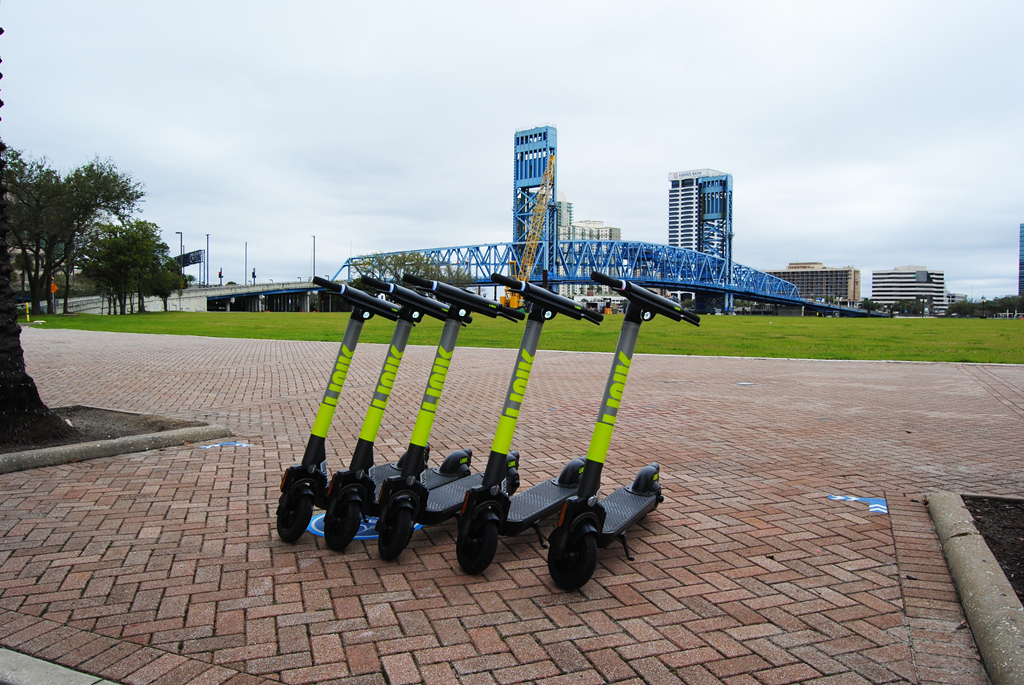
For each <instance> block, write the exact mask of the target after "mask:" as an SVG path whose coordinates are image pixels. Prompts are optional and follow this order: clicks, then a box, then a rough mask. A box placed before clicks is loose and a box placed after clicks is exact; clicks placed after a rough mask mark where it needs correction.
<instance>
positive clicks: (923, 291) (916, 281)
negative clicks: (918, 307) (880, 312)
mask: <svg viewBox="0 0 1024 685" xmlns="http://www.w3.org/2000/svg"><path fill="white" fill-rule="evenodd" d="M871 299H872V300H874V301H875V302H878V303H879V304H888V305H891V304H895V303H896V302H899V301H901V300H906V301H910V302H914V301H916V300H924V301H925V302H927V303H928V304H927V307H928V312H927V313H929V314H943V313H945V311H946V308H947V306H948V300H947V294H946V276H945V274H944V273H943V272H942V271H930V270H929V269H928V267H926V266H897V267H896V268H895V269H889V270H886V271H873V272H871Z"/></svg>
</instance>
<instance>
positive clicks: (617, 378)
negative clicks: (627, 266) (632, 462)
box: [577, 301, 641, 500]
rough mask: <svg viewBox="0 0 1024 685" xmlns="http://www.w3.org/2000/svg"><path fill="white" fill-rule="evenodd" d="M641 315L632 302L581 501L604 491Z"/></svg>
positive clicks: (599, 417) (592, 445)
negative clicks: (603, 479)
mask: <svg viewBox="0 0 1024 685" xmlns="http://www.w3.org/2000/svg"><path fill="white" fill-rule="evenodd" d="M640 315H641V306H640V305H638V304H636V303H634V302H632V301H630V303H629V305H628V306H627V307H626V316H625V317H623V321H622V331H621V332H620V333H619V344H618V345H617V346H616V347H615V358H614V359H613V360H612V370H611V371H610V372H609V374H608V382H607V383H606V384H605V387H604V399H603V400H602V401H601V410H600V412H598V415H597V424H596V425H595V426H594V434H593V436H591V438H590V447H589V448H588V449H587V461H586V465H585V466H584V467H583V475H582V476H581V477H580V488H579V491H578V494H577V496H578V497H579V498H580V499H581V500H587V499H590V498H591V497H593V496H594V495H596V494H597V491H598V490H599V489H600V488H601V469H602V468H603V467H604V460H605V457H607V456H608V445H609V444H610V443H611V440H612V431H613V430H614V429H615V418H616V416H617V415H618V413H619V403H620V402H621V401H622V391H623V390H624V389H625V387H626V377H627V376H628V375H629V365H630V362H632V360H633V350H634V349H635V348H636V339H637V335H639V333H640Z"/></svg>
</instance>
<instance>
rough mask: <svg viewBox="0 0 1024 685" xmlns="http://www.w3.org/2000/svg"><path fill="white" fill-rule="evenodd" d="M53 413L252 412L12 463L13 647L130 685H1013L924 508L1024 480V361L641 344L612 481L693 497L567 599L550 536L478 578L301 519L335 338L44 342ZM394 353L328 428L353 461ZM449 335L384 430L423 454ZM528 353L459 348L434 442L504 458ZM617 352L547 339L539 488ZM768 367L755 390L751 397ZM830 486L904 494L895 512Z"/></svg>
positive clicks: (38, 373)
mask: <svg viewBox="0 0 1024 685" xmlns="http://www.w3.org/2000/svg"><path fill="white" fill-rule="evenodd" d="M23 342H24V346H25V349H26V356H27V360H28V364H29V370H30V372H31V373H32V374H33V376H34V377H35V378H36V380H37V382H38V384H39V387H40V390H41V392H42V394H43V396H44V399H45V400H46V401H47V402H48V403H49V404H51V406H61V405H66V404H73V403H77V404H89V405H95V406H103V407H108V408H117V409H127V410H134V411H150V412H159V413H162V414H165V415H170V416H176V417H183V418H199V419H202V420H206V421H213V422H218V423H223V424H226V425H228V426H229V427H230V428H231V429H232V430H234V431H235V432H236V434H237V435H239V437H241V438H244V439H245V440H246V441H248V442H250V443H252V445H253V446H252V447H244V448H240V447H226V448H215V449H210V450H200V449H194V448H193V447H190V446H186V447H182V448H170V449H165V450H159V451H155V452H148V453H143V454H132V455H124V456H121V457H113V458H108V459H100V460H95V461H90V462H85V463H81V464H68V465H64V466H59V467H49V468H45V469H39V470H36V471H30V472H22V473H14V474H7V475H3V476H0V492H2V493H3V494H2V497H0V535H2V538H0V645H2V646H6V647H9V648H12V649H17V650H19V651H22V652H25V653H28V654H32V655H35V656H39V657H41V658H46V659H50V660H52V661H56V662H59V663H62V664H65V665H68V666H72V667H75V668H78V669H80V670H84V671H87V672H90V673H95V674H97V675H100V676H103V677H106V678H110V679H114V680H119V681H123V682H127V683H139V684H143V683H175V684H176V685H178V684H180V683H184V682H197V683H232V684H235V683H263V682H285V683H313V682H316V683H320V682H334V681H337V682H345V683H361V682H367V683H370V682H373V683H384V682H390V683H392V684H397V683H418V682H426V683H465V684H467V685H468V684H471V683H502V684H505V683H518V682H545V683H563V682H564V683H600V682H623V683H651V684H653V683H687V684H689V685H693V684H697V683H726V684H728V685H748V684H749V685H755V684H759V685H768V684H775V683H778V684H783V683H796V682H810V683H829V684H832V685H840V684H842V685H847V684H863V683H889V682H911V683H967V684H971V683H985V682H987V678H986V676H985V674H984V670H983V668H982V667H981V664H980V662H979V658H978V655H977V650H976V648H975V646H974V643H973V641H972V638H971V635H970V631H969V629H966V628H964V627H963V626H961V621H962V620H963V616H962V613H961V611H960V607H959V604H958V603H957V600H956V594H955V590H954V588H953V585H952V582H951V580H950V578H949V574H948V572H947V570H946V565H945V562H944V560H943V558H942V553H941V549H940V547H939V545H938V541H937V539H936V537H935V532H934V529H933V527H932V525H931V521H930V519H929V518H928V514H927V511H926V510H925V508H924V505H923V504H922V502H921V500H922V495H923V494H924V493H927V492H929V491H931V490H933V489H936V488H949V489H954V490H961V491H965V490H969V491H974V492H989V493H994V494H1014V493H1016V494H1020V493H1021V492H1022V490H1024V488H1022V478H1024V476H1022V474H1024V469H1022V468H1021V467H1022V461H1024V459H1022V457H1021V455H1020V452H1021V450H1020V434H1021V427H1022V418H1024V367H1018V366H972V365H959V364H910V363H855V362H854V363H842V362H815V361H800V360H761V359H729V358H700V357H671V356H646V355H638V356H637V358H636V361H635V363H634V365H633V369H632V371H631V374H630V380H629V385H628V387H627V389H626V395H625V398H624V404H623V409H622V412H621V415H620V418H619V421H618V425H617V430H616V433H615V436H614V438H613V441H612V450H611V454H610V457H609V463H608V465H607V467H606V469H605V483H606V486H605V491H606V492H607V491H610V490H611V489H612V488H613V487H614V486H616V485H621V484H626V483H628V482H629V481H631V479H632V477H633V475H634V474H635V472H636V470H637V469H638V468H639V467H641V466H642V465H644V464H645V463H647V462H648V461H651V460H657V461H659V462H660V463H661V464H662V480H663V485H664V487H665V492H666V495H667V499H666V501H665V503H664V504H662V505H661V507H660V508H659V509H658V510H657V511H655V512H654V513H652V514H651V515H649V516H648V517H647V519H645V521H644V522H643V523H642V525H641V526H639V527H638V528H637V529H636V530H635V531H634V533H633V534H632V536H631V547H632V548H633V551H634V554H635V556H636V558H637V560H636V561H635V562H632V563H630V562H628V561H627V560H626V559H625V558H624V557H623V554H622V550H621V548H617V547H614V546H613V547H610V548H609V549H607V550H603V551H602V552H601V553H600V559H599V565H598V569H597V571H596V573H595V575H594V579H593V580H592V581H591V582H590V583H589V584H588V585H587V586H586V587H585V588H583V590H582V591H581V592H577V593H564V592H561V591H559V590H557V589H555V588H554V586H553V585H552V583H551V581H550V578H549V577H548V575H547V569H546V557H545V553H544V552H542V550H540V548H539V546H538V544H537V542H536V539H535V537H533V536H532V534H524V535H522V536H520V537H519V538H515V539H511V540H503V543H502V545H501V546H499V553H498V557H497V559H496V562H495V563H494V564H492V566H491V567H490V569H488V571H487V573H486V575H485V576H483V577H479V578H474V577H468V576H465V575H463V574H462V573H461V572H460V571H459V568H458V564H457V562H456V560H455V549H454V537H455V534H456V533H455V527H454V525H451V524H449V525H444V526H438V527H434V528H429V529H426V530H425V531H422V532H420V533H417V534H416V536H415V537H414V538H413V542H412V543H411V545H410V548H409V549H408V550H406V551H405V552H404V553H403V555H402V556H401V557H400V559H399V561H398V562H397V563H394V562H392V563H384V562H381V561H380V560H379V559H378V558H377V553H376V545H375V543H373V542H371V543H370V544H365V543H360V542H356V543H354V544H353V545H352V547H350V550H349V552H347V553H346V554H336V553H334V552H331V551H330V550H328V549H326V547H325V546H324V544H323V542H322V540H316V539H314V538H313V537H312V536H309V535H306V536H304V537H303V539H302V540H301V541H300V542H299V543H298V544H297V545H294V546H292V545H287V544H284V543H281V542H280V541H279V540H278V539H277V538H276V534H274V532H273V519H272V516H273V512H274V510H275V507H276V498H277V491H278V484H279V480H280V474H281V470H282V468H283V467H284V466H287V465H289V464H291V463H293V462H294V461H295V460H296V459H297V458H298V457H299V456H300V455H301V452H302V448H303V446H304V444H305V439H306V437H307V435H308V431H309V428H310V424H311V421H312V418H313V416H314V413H315V410H316V406H317V404H318V402H319V399H320V396H321V394H322V391H323V386H324V383H325V380H326V372H327V369H328V368H329V367H330V365H331V362H332V360H333V358H334V355H335V353H336V347H337V346H336V344H334V343H312V342H280V341H257V340H221V339H209V338H188V337H173V336H137V335H126V334H108V333H92V332H80V331H37V330H26V331H24V333H23ZM383 355H384V347H383V346H382V345H362V346H360V348H359V350H358V351H357V353H356V356H355V361H354V363H353V365H352V369H351V372H350V375H349V380H348V382H347V383H346V386H345V389H344V392H343V401H342V402H341V403H340V405H339V410H338V413H337V415H336V418H335V422H334V427H333V428H332V433H331V437H330V439H329V443H328V456H329V458H330V460H331V462H330V466H331V467H332V468H337V467H338V466H339V465H340V464H341V462H342V461H343V460H344V461H347V458H348V455H349V453H350V450H351V448H352V447H353V446H354V444H355V435H356V433H357V432H358V427H359V425H360V423H361V421H362V416H363V411H364V409H365V406H366V404H367V403H368V401H369V397H370V394H371V393H372V383H373V381H374V380H375V378H376V373H377V371H378V369H379V365H380V363H381V362H382V361H383ZM431 355H432V350H430V349H428V348H420V347H416V348H410V349H409V352H408V353H407V358H406V361H405V362H404V363H403V366H402V370H401V372H400V374H399V381H398V383H397V384H396V387H395V390H394V391H393V393H392V400H391V406H390V408H389V412H388V415H387V416H386V418H385V422H384V426H383V427H382V431H381V438H380V440H379V441H378V445H379V452H380V454H381V456H382V457H387V458H394V457H395V456H396V455H397V454H398V453H399V452H400V451H401V450H402V449H403V448H404V446H405V443H406V441H407V440H408V435H409V433H410V432H411V427H412V424H413V421H414V417H415V407H416V402H417V401H418V398H419V396H420V393H421V392H422V385H423V379H424V378H425V374H426V371H427V368H428V364H429V361H430V358H431ZM513 357H514V351H511V350H482V349H468V348H460V349H459V351H458V352H457V353H456V355H455V361H454V362H453V365H452V370H451V372H450V374H449V380H448V384H447V385H446V389H445V397H444V398H443V399H442V403H441V406H440V410H439V413H438V420H437V422H436V424H435V429H434V435H433V439H432V442H433V444H434V446H435V451H436V452H443V451H445V450H450V449H455V448H458V447H462V446H471V447H473V448H474V450H475V452H476V454H477V455H486V453H487V451H488V449H489V446H490V437H491V435H490V434H491V433H492V431H493V430H494V425H495V423H496V416H497V415H498V412H499V410H500V406H501V400H502V396H503V394H504V390H505V386H506V383H507V374H508V373H509V372H510V371H509V370H510V369H511V365H512V361H513ZM608 365H609V356H608V355H601V354H591V353H568V352H542V353H541V354H540V356H539V360H538V362H537V364H536V365H535V367H534V373H533V376H532V378H531V383H530V390H529V393H528V396H527V399H526V402H525V404H524V411H523V415H522V418H521V420H520V423H519V430H518V433H517V439H516V441H515V446H516V447H518V448H519V449H520V450H521V451H522V455H523V464H524V467H523V469H522V473H523V479H524V487H525V485H529V484H532V483H536V482H539V481H540V480H542V479H544V478H547V477H552V476H554V475H556V474H557V473H558V471H559V470H560V468H561V465H562V464H563V463H564V462H565V461H567V460H568V459H570V458H572V457H575V456H578V455H580V454H582V453H583V452H584V451H585V446H586V444H587V441H588V440H589V437H590V431H591V429H592V425H593V424H592V422H593V419H594V415H595V412H596V408H597V406H598V404H599V402H600V396H601V392H602V390H603V384H604V379H605V376H606V373H607V367H608ZM739 383H754V385H738V384H739ZM829 494H845V495H856V496H863V497H886V498H887V499H888V503H889V508H890V513H889V514H888V515H885V514H874V513H869V512H868V511H867V507H866V505H864V504H861V503H849V502H839V501H832V500H829V499H827V495H829Z"/></svg>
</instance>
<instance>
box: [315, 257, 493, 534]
mask: <svg viewBox="0 0 1024 685" xmlns="http://www.w3.org/2000/svg"><path fill="white" fill-rule="evenodd" d="M361 280H362V282H363V283H364V284H365V285H368V286H370V287H371V288H374V289H375V290H378V291H380V292H381V293H384V294H385V295H387V296H388V297H389V298H391V299H392V300H393V301H395V302H396V303H398V304H400V305H401V306H402V311H401V315H400V316H399V318H398V324H397V325H396V326H395V332H394V334H393V335H392V337H391V344H390V346H389V347H388V353H387V357H386V358H385V360H384V366H383V367H382V368H381V371H380V376H379V377H378V379H377V385H376V386H375V389H374V392H373V399H372V401H371V402H370V407H369V409H367V411H366V418H365V419H364V420H363V426H362V429H361V431H360V433H359V440H358V442H357V443H356V448H355V451H354V452H353V453H352V461H351V463H350V464H349V467H348V468H347V469H344V470H342V471H338V472H337V473H335V474H334V478H333V479H331V485H330V487H329V488H328V489H327V506H326V507H325V511H326V514H324V540H325V541H326V542H327V546H328V547H330V548H331V549H333V550H336V551H339V552H340V551H343V550H344V549H345V548H346V547H348V545H349V543H350V542H352V540H353V538H354V537H355V535H356V533H357V532H358V531H359V524H360V521H361V520H362V519H363V517H364V516H374V515H376V514H377V498H376V496H375V495H376V493H377V491H378V490H379V489H380V486H381V484H382V483H383V482H384V481H385V480H387V479H388V478H390V477H392V476H397V475H399V474H401V472H402V466H403V464H404V460H405V459H407V458H408V452H406V454H405V455H403V456H402V458H401V459H399V460H398V463H396V464H380V465H377V466H374V464H373V443H374V441H375V440H376V439H377V432H378V431H379V430H380V423H381V419H382V418H383V417H384V410H385V409H386V408H387V405H388V399H389V397H390V395H391V390H392V387H393V386H394V383H395V377H396V375H397V374H398V367H399V365H401V363H402V357H403V356H404V354H405V347H406V344H407V343H408V341H409V334H410V333H411V332H412V329H413V326H414V325H415V324H416V323H417V322H419V321H421V320H422V318H423V316H431V317H433V318H435V319H438V320H440V321H447V319H448V317H449V314H450V311H449V308H448V307H446V306H444V305H443V304H442V303H440V302H438V301H437V300H432V299H430V298H428V297H424V296H423V295H420V294H419V293H417V292H414V291H412V290H409V289H407V288H403V287H402V286H400V285H395V284H393V283H384V282H383V281H378V280H377V279H375V278H370V277H368V276H363V277H362V278H361ZM472 320H473V319H472V317H471V316H469V315H466V316H465V317H463V323H469V322H471V321H472ZM429 456H430V446H429V445H427V448H426V450H425V451H424V453H423V470H422V472H421V474H420V480H421V481H422V483H423V485H424V487H426V488H427V490H433V489H434V488H437V487H440V486H442V485H445V484H447V483H450V482H452V481H453V480H458V479H459V478H464V477H465V476H468V475H469V473H470V471H469V464H470V461H471V460H472V457H473V451H472V450H470V449H462V450H456V451H455V452H452V453H451V454H449V455H448V457H446V458H445V460H444V462H443V463H442V464H441V466H439V467H435V468H433V469H427V468H426V464H427V462H428V459H429Z"/></svg>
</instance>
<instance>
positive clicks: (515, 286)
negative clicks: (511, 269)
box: [491, 273, 523, 290]
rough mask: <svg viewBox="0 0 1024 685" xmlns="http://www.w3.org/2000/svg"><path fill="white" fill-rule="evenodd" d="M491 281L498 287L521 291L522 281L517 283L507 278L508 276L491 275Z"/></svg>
mask: <svg viewBox="0 0 1024 685" xmlns="http://www.w3.org/2000/svg"><path fill="white" fill-rule="evenodd" d="M491 280H492V281H494V282H495V283H497V284H499V285H503V286H506V287H508V288H513V289H515V290H523V282H522V281H517V280H516V279H514V278H509V277H508V276H502V275H501V274H498V273H493V274H491Z"/></svg>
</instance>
